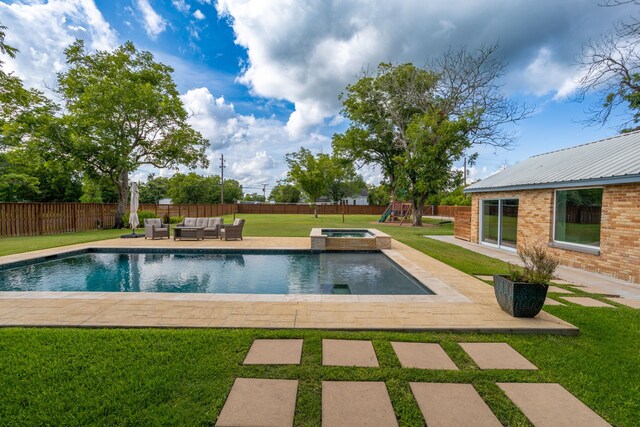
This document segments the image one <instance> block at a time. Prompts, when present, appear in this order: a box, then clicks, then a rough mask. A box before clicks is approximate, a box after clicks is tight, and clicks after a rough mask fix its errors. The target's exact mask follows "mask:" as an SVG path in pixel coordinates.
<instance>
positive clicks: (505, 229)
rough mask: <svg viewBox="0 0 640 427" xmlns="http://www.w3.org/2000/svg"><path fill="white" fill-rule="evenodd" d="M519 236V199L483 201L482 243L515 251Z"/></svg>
mask: <svg viewBox="0 0 640 427" xmlns="http://www.w3.org/2000/svg"><path fill="white" fill-rule="evenodd" d="M517 235H518V199H495V200H482V207H481V227H480V241H481V242H483V243H488V244H490V245H496V246H498V247H505V248H510V249H515V248H516V244H517Z"/></svg>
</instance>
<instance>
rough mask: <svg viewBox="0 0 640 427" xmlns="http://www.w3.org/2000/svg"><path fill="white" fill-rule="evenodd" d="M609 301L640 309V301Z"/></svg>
mask: <svg viewBox="0 0 640 427" xmlns="http://www.w3.org/2000/svg"><path fill="white" fill-rule="evenodd" d="M609 301H613V302H617V303H618V304H623V305H626V306H627V307H631V308H640V299H629V298H609Z"/></svg>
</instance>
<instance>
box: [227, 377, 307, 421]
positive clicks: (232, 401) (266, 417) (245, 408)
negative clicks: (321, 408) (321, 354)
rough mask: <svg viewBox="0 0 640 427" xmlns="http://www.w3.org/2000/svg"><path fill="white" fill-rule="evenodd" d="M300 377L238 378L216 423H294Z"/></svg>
mask: <svg viewBox="0 0 640 427" xmlns="http://www.w3.org/2000/svg"><path fill="white" fill-rule="evenodd" d="M297 393H298V380H262V379H255V378H236V381H235V382H234V383H233V387H232V388H231V392H230V393H229V397H227V401H226V402H225V404H224V407H223V408H222V411H221V412H220V416H219V417H218V421H217V422H216V426H220V427H225V426H243V427H250V426H251V427H253V426H260V427H263V426H264V427H266V426H274V427H279V426H292V425H293V416H294V413H295V409H296V394H297Z"/></svg>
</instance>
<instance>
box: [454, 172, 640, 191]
mask: <svg viewBox="0 0 640 427" xmlns="http://www.w3.org/2000/svg"><path fill="white" fill-rule="evenodd" d="M636 182H640V174H635V175H624V176H612V177H607V178H591V179H581V180H576V181H562V182H544V183H536V184H520V185H502V186H499V187H478V188H465V189H464V190H462V191H463V192H464V193H493V192H497V191H518V190H542V189H549V188H571V187H589V186H597V185H614V184H632V183H636Z"/></svg>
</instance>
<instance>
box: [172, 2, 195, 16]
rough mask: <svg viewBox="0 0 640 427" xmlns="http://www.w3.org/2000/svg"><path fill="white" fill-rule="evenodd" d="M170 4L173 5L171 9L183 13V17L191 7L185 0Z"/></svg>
mask: <svg viewBox="0 0 640 427" xmlns="http://www.w3.org/2000/svg"><path fill="white" fill-rule="evenodd" d="M171 4H172V5H173V7H175V8H176V9H177V10H178V11H179V12H182V13H184V14H185V15H186V14H187V13H189V9H191V6H190V5H189V3H187V2H186V1H185V0H173V1H172V2H171Z"/></svg>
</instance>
